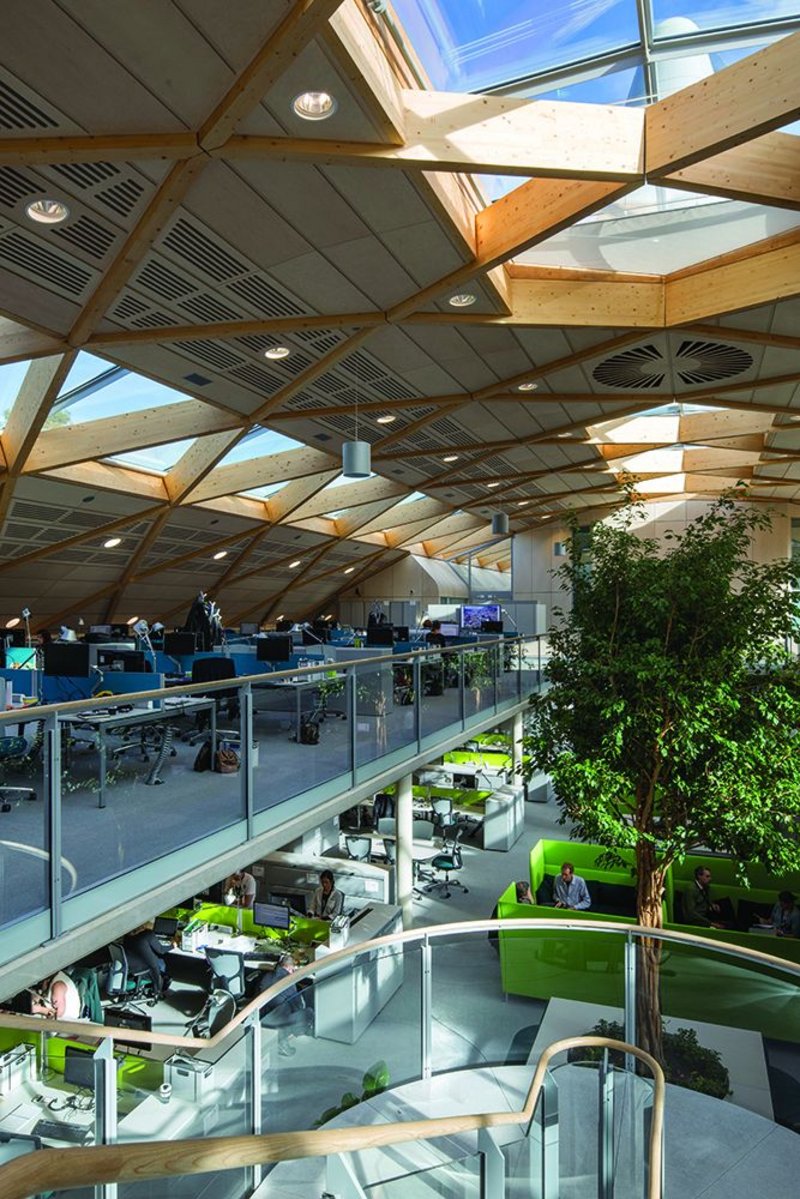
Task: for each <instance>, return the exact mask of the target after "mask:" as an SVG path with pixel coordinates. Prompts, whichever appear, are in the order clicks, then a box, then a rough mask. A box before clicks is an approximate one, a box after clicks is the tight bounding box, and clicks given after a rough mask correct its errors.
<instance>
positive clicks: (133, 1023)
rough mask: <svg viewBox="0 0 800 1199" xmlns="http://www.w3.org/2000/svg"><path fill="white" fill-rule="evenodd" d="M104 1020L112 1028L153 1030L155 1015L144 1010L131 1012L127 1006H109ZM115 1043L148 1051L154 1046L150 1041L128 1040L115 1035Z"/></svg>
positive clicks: (143, 1051)
mask: <svg viewBox="0 0 800 1199" xmlns="http://www.w3.org/2000/svg"><path fill="white" fill-rule="evenodd" d="M103 1014H104V1016H105V1019H104V1021H103V1023H104V1024H106V1025H107V1026H108V1027H110V1028H133V1029H135V1030H136V1031H137V1032H152V1031H153V1017H152V1016H149V1015H146V1014H145V1013H144V1012H130V1011H127V1010H126V1009H125V1008H113V1007H107V1008H106V1009H105V1012H104V1013H103ZM114 1044H115V1045H126V1046H128V1048H130V1049H138V1050H140V1051H141V1052H142V1053H148V1052H149V1051H150V1050H151V1049H152V1048H153V1046H152V1044H151V1043H150V1041H126V1040H125V1038H124V1037H115V1038H114Z"/></svg>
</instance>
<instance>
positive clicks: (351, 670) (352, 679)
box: [297, 666, 358, 787]
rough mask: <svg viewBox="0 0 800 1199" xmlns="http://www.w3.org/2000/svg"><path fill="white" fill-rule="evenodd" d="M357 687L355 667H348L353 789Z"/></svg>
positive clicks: (348, 715)
mask: <svg viewBox="0 0 800 1199" xmlns="http://www.w3.org/2000/svg"><path fill="white" fill-rule="evenodd" d="M357 685H358V678H357V676H356V667H355V666H348V667H347V720H348V723H349V725H350V774H351V781H352V785H353V787H355V785H356V778H357V763H356V749H357V746H358V724H357V719H356V710H357V707H358V705H357V703H356V687H357ZM297 735H298V737H299V736H300V730H299V729H298V730H297Z"/></svg>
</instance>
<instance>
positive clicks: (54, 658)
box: [44, 641, 89, 679]
mask: <svg viewBox="0 0 800 1199" xmlns="http://www.w3.org/2000/svg"><path fill="white" fill-rule="evenodd" d="M44 673H45V674H46V675H49V676H51V677H52V676H54V675H56V676H60V677H62V678H72V679H88V677H89V646H88V645H84V644H82V643H81V642H79V641H76V642H71V641H65V642H64V643H63V645H62V644H61V643H59V642H55V643H54V644H53V645H46V646H45V647H44Z"/></svg>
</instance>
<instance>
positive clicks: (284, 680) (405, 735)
mask: <svg viewBox="0 0 800 1199" xmlns="http://www.w3.org/2000/svg"><path fill="white" fill-rule="evenodd" d="M530 652H531V650H530V642H523V641H521V640H518V639H513V638H509V639H507V640H506V641H504V642H502V643H499V642H498V643H493V642H486V643H481V646H480V648H479V649H477V648H475V646H474V645H468V646H464V647H456V648H454V649H448V650H445V651H433V650H431V651H428V650H423V651H417V652H415V653H411V654H401V655H394V656H383V657H382V658H381V660H379V661H378V660H374V659H372V658H370V659H369V660H367V661H360V662H358V663H353V664H351V665H346V664H338V663H337V664H332V663H322V662H319V664H318V665H317V664H316V663H315V664H314V665H312V666H308V667H303V668H298V669H297V670H294V671H292V672H286V671H279V672H273V673H271V674H268V675H265V674H259V675H254V676H249V677H248V678H246V679H245V678H240V679H237V680H236V684H235V686H231V680H225V681H224V682H218V683H206V684H198V685H196V686H195V687H194V688H193V687H192V686H191V685H187V686H186V687H185V688H182V689H181V691H180V693H176V689H174V688H172V689H165V690H161V691H154V692H148V693H146V694H145V695H143V696H141V697H139V696H131V697H129V696H126V695H103V696H99V695H98V696H97V697H96V699H94V700H93V701H91V702H90V701H88V700H84V701H80V702H79V701H77V700H76V701H73V702H65V703H62V704H59V705H57V707H55V708H48V709H46V710H44V709H43V712H44V715H43V716H41V717H37V718H34V716H33V714H32V711H31V709H27V710H26V709H22V708H20V710H19V713H17V712H13V713H0V749H2V748H3V747H4V746H5V743H8V745H7V746H5V748H6V753H5V755H4V756H3V755H2V754H0V787H2V786H3V785H4V784H5V785H6V786H7V787H13V788H16V790H15V791H9V796H10V798H9V799H7V800H6V799H4V798H3V796H2V793H0V807H2V810H1V811H0V829H2V837H0V841H2V843H3V862H4V870H3V873H2V877H0V901H1V902H2V906H0V928H2V927H5V926H8V925H10V924H13V923H14V922H15V921H16V922H20V921H24V920H26V919H29V918H30V917H32V916H33V915H34V914H36V913H42V914H47V916H48V919H47V924H48V928H47V929H45V928H44V925H42V927H41V928H40V927H38V926H37V928H36V929H35V930H32V931H31V938H30V939H31V940H32V941H33V942H34V943H37V944H38V943H41V941H43V940H45V939H46V938H47V936H49V935H56V936H57V935H58V934H59V932H60V931H61V930H63V929H67V928H71V927H75V926H76V925H78V924H80V923H82V922H84V921H85V920H87V919H90V918H91V917H92V915H93V914H94V910H95V909H94V908H93V907H92V906H91V904H90V903H89V897H90V893H91V892H92V891H93V890H94V889H95V888H97V887H98V886H101V885H102V884H105V883H107V882H109V881H110V880H119V879H120V878H121V877H122V876H125V875H131V879H130V887H129V889H130V893H131V894H136V893H139V891H140V890H141V888H139V889H138V891H137V889H136V887H135V886H134V879H133V872H134V871H137V870H139V869H140V868H144V867H147V866H148V865H149V864H150V863H153V862H156V861H161V860H165V859H167V857H168V855H170V854H176V855H177V854H178V853H180V862H179V864H178V859H177V857H176V859H175V861H176V865H175V868H174V873H175V874H176V875H177V874H179V873H182V872H183V871H185V870H186V869H187V863H189V862H191V864H197V863H198V862H201V861H202V860H203V859H204V857H207V856H209V854H210V853H211V852H212V849H213V854H217V853H219V852H220V851H221V849H223V848H230V847H232V846H234V845H237V844H244V843H245V842H246V841H247V840H248V839H249V838H251V837H252V836H253V833H254V831H257V828H256V825H255V821H256V819H257V818H259V817H261V818H262V820H263V818H264V816H265V815H266V814H267V813H268V811H269V809H272V808H276V807H277V806H278V805H280V804H282V803H284V802H286V801H288V800H292V799H294V798H295V797H297V796H301V795H303V794H305V793H306V792H310V791H312V790H313V789H315V788H321V787H330V785H331V784H333V783H336V782H340V783H341V788H342V790H344V789H346V788H349V787H352V786H353V785H354V784H357V783H365V782H367V781H368V780H369V778H370V776H371V775H373V774H375V773H377V772H379V771H381V770H386V769H387V768H390V767H394V766H402V764H403V762H404V761H405V760H408V759H411V758H412V757H413V756H414V755H416V754H418V753H419V751H420V748H422V749H423V750H424V748H425V747H426V746H427V747H432V746H433V745H434V744H435V743H437V742H440V741H441V739H442V737H446V736H448V735H454V736H456V735H458V734H459V733H461V732H465V731H466V727H467V724H470V725H472V727H474V722H475V721H477V720H479V719H480V717H482V716H483V717H485V718H487V719H491V717H492V716H493V715H497V716H501V715H502V713H503V712H504V711H505V710H506V709H509V708H512V707H513V705H514V704H515V703H518V702H521V701H522V700H524V699H525V698H526V697H527V694H528V692H527V691H526V690H525V687H526V682H525V679H526V677H528V678H529V679H531V678H533V677H534V674H535V672H531V671H530V670H527V673H526V666H525V663H526V661H527V660H528V657H529V655H530ZM26 673H28V672H26ZM68 698H69V697H68ZM47 730H49V732H47ZM18 737H19V738H21V739H20V740H18V741H17V740H15V738H18ZM16 746H19V747H20V749H19V752H17V751H16V749H15V747H16ZM28 784H30V785H29V786H28ZM26 786H27V787H28V789H27V791H26ZM31 794H35V796H36V799H35V800H33V799H30V798H26V795H28V796H29V795H31ZM7 804H10V808H9V807H7V806H6V805H7ZM51 842H52V844H51ZM193 846H196V847H197V848H196V850H192V847H193ZM204 846H208V853H206V852H205V850H204V849H203V847H204ZM51 851H52V853H53V857H54V858H55V859H57V860H59V861H60V863H61V867H60V870H58V871H52V872H51V869H50V864H49V857H50V853H51ZM23 867H24V868H25V871H26V882H25V885H24V886H22V887H20V886H18V885H17V882H16V881H15V880H17V877H18V873H19V871H20V870H21V869H23ZM170 872H171V867H170V865H168V864H167V863H166V861H165V864H164V870H163V873H162V875H161V880H162V881H163V879H164V878H168V877H169V876H170ZM51 874H52V875H53V876H54V878H53V877H51ZM148 878H149V876H148ZM54 879H55V883H54ZM143 885H147V886H150V885H152V881H148V882H147V883H146V884H143ZM51 889H52V891H53V894H52V896H51ZM51 899H52V904H51ZM104 902H105V901H104ZM113 902H118V900H114V901H113ZM107 906H112V901H111V900H109V902H108V905H107ZM19 952H21V950H20V948H19V947H18V946H16V945H13V944H12V943H11V942H10V941H5V942H3V943H2V944H0V961H2V960H7V959H8V958H11V957H13V956H15V954H16V953H19Z"/></svg>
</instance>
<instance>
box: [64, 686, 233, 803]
mask: <svg viewBox="0 0 800 1199" xmlns="http://www.w3.org/2000/svg"><path fill="white" fill-rule="evenodd" d="M121 698H122V700H123V702H124V697H121ZM109 706H115V705H114V704H109ZM200 712H208V713H209V715H210V717H211V746H212V754H213V752H214V749H215V748H216V743H217V710H216V703H215V701H214V700H213V699H211V698H208V699H202V698H198V697H195V696H188V695H187V696H175V697H174V698H173V697H172V696H169V697H167V698H166V699H165V700H164V701H163V706H162V707H160V708H132V709H131V711H130V712H116V713H114V712H93V711H91V710H84V711H82V712H75V713H74V714H73V715H71V716H62V717H60V718H59V720H60V723H61V724H62V725H63V726H64V727H65V728H66V729H67V730H68V731H70V732H72V733H73V734H75V733H77V732H79V731H82V730H83V731H85V730H88V731H89V732H91V733H93V734H94V736H95V737H96V738H97V749H98V752H99V755H100V779H99V788H98V794H97V806H98V808H104V807H105V806H106V774H107V758H108V738H109V736H110V735H111V734H112V733H114V732H116V731H117V730H119V729H123V730H124V729H129V728H135V727H136V726H137V725H145V724H158V723H159V722H161V723H163V724H164V726H165V727H164V736H165V737H166V735H167V728H166V726H167V724H168V722H169V721H170V720H171V719H175V718H176V717H180V716H196V715H198V714H199V713H200ZM68 764H69V759H68V757H67V765H68ZM160 781H161V780H160V779H159V778H158V777H155V778H151V779H148V780H147V782H148V783H149V784H150V785H152V784H154V783H157V782H160Z"/></svg>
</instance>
